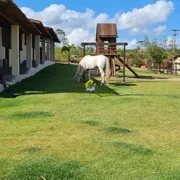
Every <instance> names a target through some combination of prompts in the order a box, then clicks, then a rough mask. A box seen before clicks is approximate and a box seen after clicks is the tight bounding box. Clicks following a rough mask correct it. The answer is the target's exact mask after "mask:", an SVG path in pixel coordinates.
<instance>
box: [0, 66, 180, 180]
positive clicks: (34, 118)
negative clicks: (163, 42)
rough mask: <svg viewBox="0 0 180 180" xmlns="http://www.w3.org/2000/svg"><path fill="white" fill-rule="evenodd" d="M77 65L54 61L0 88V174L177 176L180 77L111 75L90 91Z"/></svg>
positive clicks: (83, 179) (11, 177)
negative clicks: (80, 79) (4, 90)
mask: <svg viewBox="0 0 180 180" xmlns="http://www.w3.org/2000/svg"><path fill="white" fill-rule="evenodd" d="M75 70H76V66H75V65H67V64H55V65H53V66H51V67H48V68H46V69H44V70H43V71H41V72H40V73H38V74H37V75H35V76H34V77H31V78H29V79H27V80H24V81H23V82H21V83H18V84H16V85H15V86H12V87H11V88H10V89H9V92H7V93H2V94H1V98H0V179H2V180H38V179H39V180H45V179H46V180H60V179H63V180H64V179H66V180H141V179H143V180H144V179H145V180H179V179H180V81H179V82H178V81H177V82H176V81H152V80H149V79H148V80H147V81H145V80H144V79H139V80H137V79H134V78H128V79H127V81H126V83H123V82H122V78H120V79H114V78H113V79H112V81H111V84H110V85H108V86H100V85H99V82H98V84H97V87H96V93H94V94H92V95H90V94H88V93H87V92H86V91H85V89H84V83H77V82H75V81H74V79H73V76H74V73H75ZM138 73H140V74H141V73H142V75H143V76H144V75H145V74H146V71H145V70H143V71H141V70H138ZM147 76H153V77H154V76H156V75H153V74H151V73H150V72H148V73H147ZM157 76H158V75H157ZM161 76H162V75H161ZM163 76H165V77H167V75H163ZM98 80H99V78H98Z"/></svg>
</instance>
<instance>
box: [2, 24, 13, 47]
mask: <svg viewBox="0 0 180 180" xmlns="http://www.w3.org/2000/svg"><path fill="white" fill-rule="evenodd" d="M2 46H4V47H5V48H9V49H11V26H7V25H5V26H2Z"/></svg>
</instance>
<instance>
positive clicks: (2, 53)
mask: <svg viewBox="0 0 180 180" xmlns="http://www.w3.org/2000/svg"><path fill="white" fill-rule="evenodd" d="M0 59H1V60H2V59H5V48H4V47H3V46H2V27H0Z"/></svg>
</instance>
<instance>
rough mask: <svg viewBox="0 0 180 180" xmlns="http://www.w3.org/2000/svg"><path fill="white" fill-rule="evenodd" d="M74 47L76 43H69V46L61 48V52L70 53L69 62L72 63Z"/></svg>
mask: <svg viewBox="0 0 180 180" xmlns="http://www.w3.org/2000/svg"><path fill="white" fill-rule="evenodd" d="M72 48H74V45H68V46H63V47H62V49H61V52H62V53H63V52H65V51H66V52H67V53H68V63H70V60H71V49H72Z"/></svg>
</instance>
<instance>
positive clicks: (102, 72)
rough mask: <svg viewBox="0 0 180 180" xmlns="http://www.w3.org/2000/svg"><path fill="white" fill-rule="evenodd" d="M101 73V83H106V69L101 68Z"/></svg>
mask: <svg viewBox="0 0 180 180" xmlns="http://www.w3.org/2000/svg"><path fill="white" fill-rule="evenodd" d="M99 71H100V73H101V79H102V80H101V85H103V84H104V76H105V73H104V70H103V69H99Z"/></svg>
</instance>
